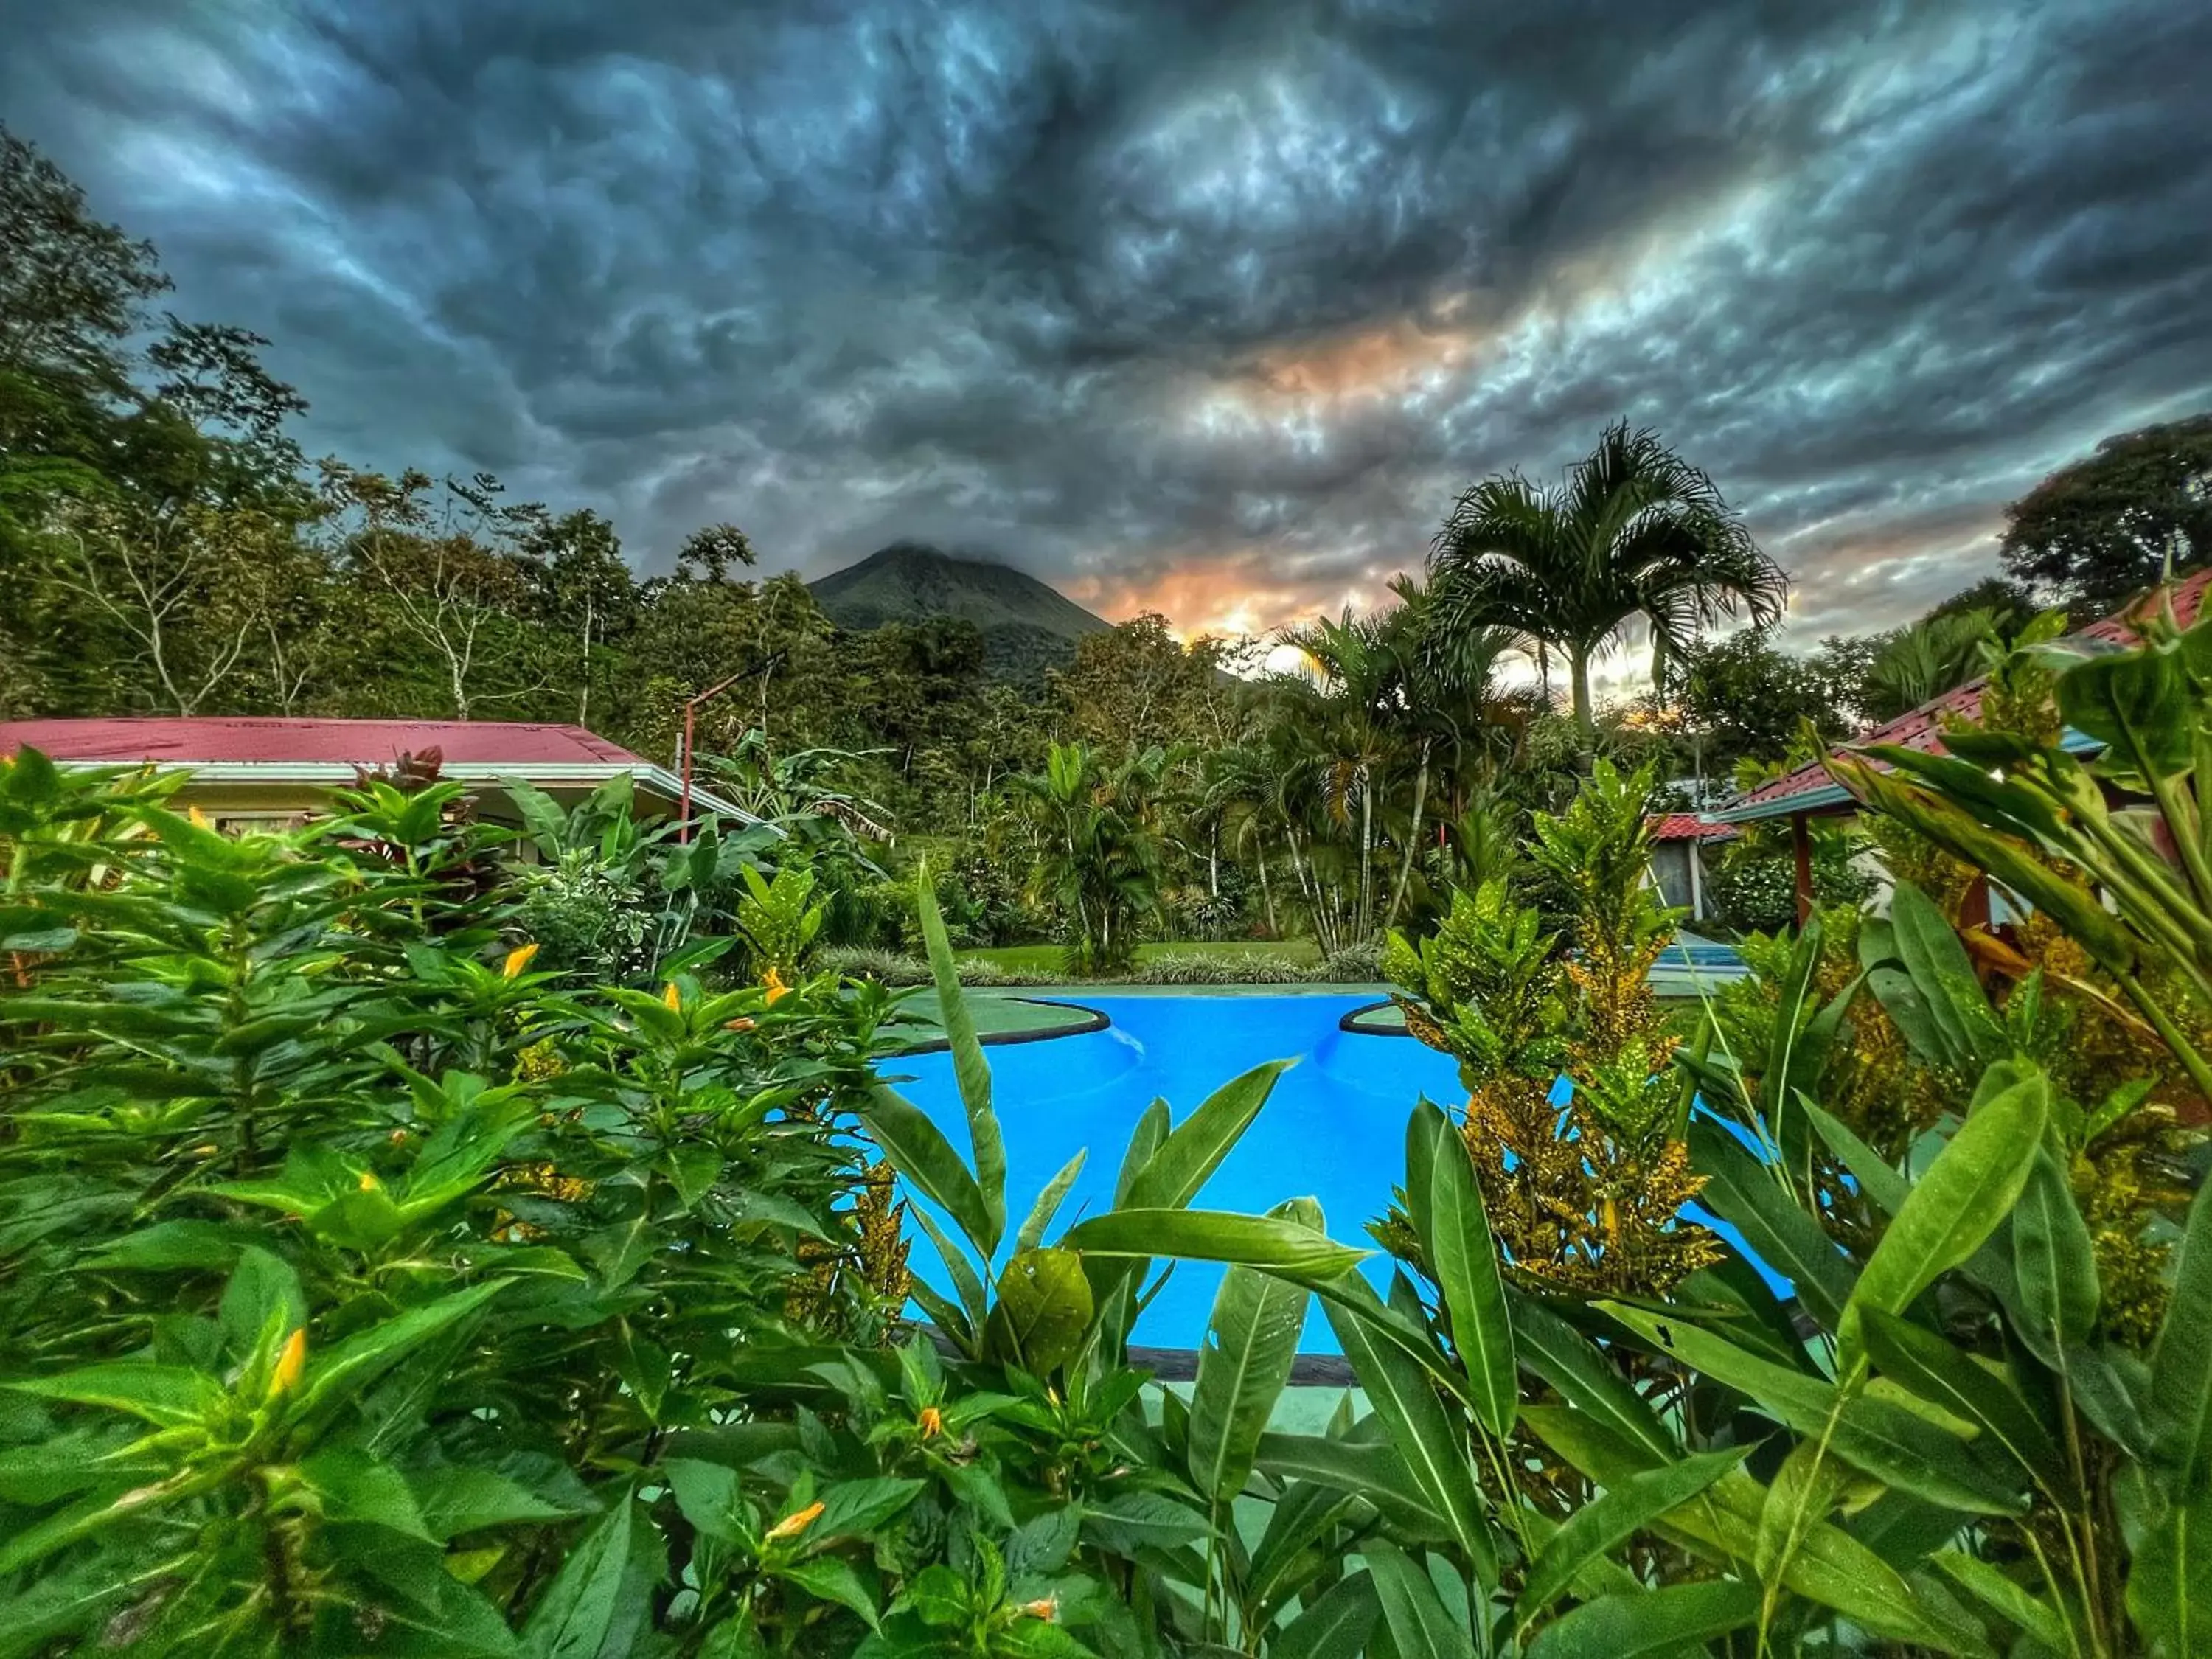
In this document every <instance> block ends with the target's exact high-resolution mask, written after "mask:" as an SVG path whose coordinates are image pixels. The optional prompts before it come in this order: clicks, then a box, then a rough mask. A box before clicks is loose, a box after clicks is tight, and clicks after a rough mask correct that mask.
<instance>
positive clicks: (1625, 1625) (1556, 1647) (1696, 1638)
mask: <svg viewBox="0 0 2212 1659" xmlns="http://www.w3.org/2000/svg"><path fill="white" fill-rule="evenodd" d="M1758 1617H1759V1586H1758V1585H1757V1584H1753V1583H1746V1582H1744V1581H1743V1580H1741V1579H1738V1578H1720V1579H1714V1580H1712V1581H1711V1582H1710V1583H1692V1584H1670V1585H1668V1586H1666V1587H1665V1588H1663V1589H1655V1590H1643V1591H1639V1592H1635V1593H1619V1594H1614V1595H1601V1596H1599V1597H1598V1598H1597V1599H1596V1600H1595V1601H1586V1602H1584V1603H1583V1605H1582V1606H1580V1607H1577V1608H1575V1609H1574V1610H1573V1611H1572V1612H1571V1613H1567V1614H1566V1615H1565V1617H1564V1618H1561V1619H1558V1620H1553V1622H1552V1623H1551V1624H1548V1625H1547V1626H1544V1628H1543V1629H1542V1630H1541V1631H1539V1632H1537V1633H1536V1639H1535V1640H1534V1641H1533V1642H1531V1643H1530V1644H1528V1659H1626V1656H1630V1655H1634V1654H1639V1653H1665V1654H1678V1653H1682V1652H1686V1651H1693V1650H1695V1649H1696V1647H1697V1645H1698V1644H1701V1643H1705V1642H1709V1641H1711V1639H1712V1638H1714V1637H1716V1636H1725V1635H1727V1634H1728V1633H1729V1632H1730V1631H1733V1630H1741V1629H1742V1628H1743V1627H1744V1626H1746V1625H1748V1624H1750V1623H1752V1622H1753V1620H1756V1619H1757V1618H1758Z"/></svg>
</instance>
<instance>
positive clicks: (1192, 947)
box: [960, 939, 1321, 974]
mask: <svg viewBox="0 0 2212 1659" xmlns="http://www.w3.org/2000/svg"><path fill="white" fill-rule="evenodd" d="M1061 955H1062V952H1061V949H1060V946H1059V945H994V946H992V947H990V948H989V949H987V950H976V951H961V952H960V959H961V960H962V961H963V962H987V963H990V964H991V965H992V966H993V967H994V968H1003V969H1006V970H1007V971H1008V972H1010V973H1024V974H1036V973H1057V972H1059V971H1060V957H1061ZM1186 956H1200V957H1212V958H1214V959H1215V960H1216V961H1219V962H1236V961H1237V960H1239V959H1240V958H1243V957H1275V958H1279V959H1281V960H1284V961H1287V962H1294V963H1297V964H1298V966H1300V967H1301V968H1312V967H1317V966H1319V965H1320V963H1321V947H1320V946H1319V945H1316V944H1315V943H1314V942H1313V941H1312V940H1311V939H1208V940H1195V939H1194V940H1190V941H1188V942H1184V943H1175V942H1172V941H1170V942H1164V943H1162V944H1158V945H1139V946H1138V947H1137V962H1138V963H1139V966H1141V965H1143V964H1144V963H1147V962H1151V961H1153V960H1155V959H1156V958H1158V957H1186Z"/></svg>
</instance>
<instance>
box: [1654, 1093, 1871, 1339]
mask: <svg viewBox="0 0 2212 1659" xmlns="http://www.w3.org/2000/svg"><path fill="white" fill-rule="evenodd" d="M1690 1161H1691V1163H1692V1164H1693V1165H1695V1166H1696V1169H1697V1170H1698V1173H1699V1174H1700V1175H1702V1176H1706V1177H1707V1180H1706V1183H1705V1190H1704V1191H1703V1192H1702V1193H1700V1194H1698V1201H1699V1203H1701V1204H1703V1205H1705V1207H1706V1208H1708V1209H1710V1210H1711V1211H1712V1212H1713V1213H1714V1214H1716V1215H1717V1216H1719V1217H1720V1218H1722V1219H1723V1221H1727V1222H1729V1223H1731V1224H1733V1225H1735V1228H1736V1230H1737V1231H1740V1232H1741V1233H1742V1235H1743V1237H1744V1242H1745V1243H1746V1244H1747V1245H1748V1246H1749V1247H1750V1249H1751V1251H1752V1253H1753V1255H1756V1256H1758V1257H1759V1260H1760V1261H1764V1262H1765V1264H1766V1265H1767V1266H1768V1267H1771V1269H1773V1270H1774V1271H1775V1272H1776V1273H1780V1274H1782V1275H1783V1276H1784V1278H1785V1279H1789V1280H1790V1284H1791V1285H1792V1286H1794V1287H1795V1289H1796V1292H1797V1295H1798V1297H1799V1299H1800V1300H1801V1301H1802V1302H1803V1303H1804V1304H1805V1306H1806V1308H1807V1310H1808V1311H1810V1312H1811V1313H1812V1315H1813V1316H1814V1318H1816V1319H1818V1320H1819V1321H1820V1322H1821V1324H1822V1325H1824V1326H1826V1328H1829V1329H1831V1330H1833V1329H1834V1328H1836V1325H1837V1323H1838V1322H1839V1321H1840V1320H1841V1319H1842V1318H1843V1315H1844V1305H1845V1304H1846V1303H1848V1302H1849V1301H1850V1295H1851V1285H1852V1273H1851V1264H1850V1262H1849V1261H1846V1260H1845V1259H1844V1255H1843V1253H1842V1252H1841V1251H1840V1250H1838V1249H1837V1248H1836V1243H1835V1241H1834V1240H1833V1239H1832V1238H1830V1237H1828V1235H1827V1234H1826V1232H1824V1231H1821V1228H1820V1223H1819V1222H1817V1221H1815V1220H1814V1219H1813V1218H1812V1217H1811V1216H1809V1215H1808V1214H1807V1213H1806V1212H1804V1210H1803V1209H1802V1208H1801V1207H1800V1206H1799V1205H1798V1204H1797V1202H1796V1200H1794V1199H1792V1198H1791V1197H1790V1194H1789V1193H1788V1192H1787V1191H1785V1190H1784V1188H1783V1187H1782V1185H1781V1183H1780V1182H1778V1181H1777V1180H1776V1179H1775V1177H1774V1172H1773V1171H1772V1170H1769V1169H1767V1168H1766V1167H1765V1165H1763V1164H1760V1163H1759V1160H1758V1159H1756V1158H1753V1156H1752V1155H1751V1154H1750V1152H1747V1151H1746V1150H1745V1149H1744V1146H1743V1143H1742V1142H1741V1141H1740V1140H1738V1139H1736V1138H1735V1136H1734V1135H1733V1134H1731V1133H1729V1131H1728V1130H1726V1129H1725V1128H1723V1127H1721V1126H1720V1125H1719V1124H1717V1123H1711V1122H1707V1121H1705V1120H1704V1119H1702V1118H1700V1119H1698V1120H1697V1121H1693V1122H1692V1124H1691V1125H1690Z"/></svg>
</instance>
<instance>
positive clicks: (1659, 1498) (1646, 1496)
mask: <svg viewBox="0 0 2212 1659" xmlns="http://www.w3.org/2000/svg"><path fill="white" fill-rule="evenodd" d="M1751 1450H1752V1448H1751V1447H1750V1446H1749V1445H1742V1446H1734V1447H1730V1448H1729V1449H1726V1450H1723V1451H1717V1452H1701V1453H1699V1454H1698V1455H1695V1456H1693V1457H1686V1458H1684V1459H1682V1460H1681V1462H1678V1463H1665V1464H1662V1465H1661V1466H1660V1467H1658V1468H1654V1469H1645V1470H1642V1471H1640V1472H1639V1473H1638V1474H1632V1475H1631V1476H1630V1477H1629V1478H1628V1479H1627V1480H1623V1481H1622V1482H1620V1485H1618V1486H1613V1487H1611V1488H1609V1489H1607V1491H1606V1492H1603V1493H1601V1494H1600V1495H1599V1496H1598V1497H1597V1498H1595V1499H1594V1500H1593V1501H1591V1502H1589V1503H1587V1504H1583V1506H1582V1507H1581V1508H1579V1509H1577V1510H1575V1511H1574V1512H1573V1513H1572V1514H1571V1515H1569V1516H1567V1518H1566V1520H1565V1522H1563V1523H1561V1525H1560V1527H1559V1530H1558V1531H1556V1532H1554V1533H1553V1534H1552V1536H1551V1537H1550V1538H1549V1539H1548V1540H1547V1541H1546V1542H1545V1544H1544V1547H1543V1548H1542V1549H1541V1551H1539V1552H1538V1553H1537V1555H1536V1559H1535V1560H1534V1562H1532V1563H1531V1564H1530V1565H1529V1567H1528V1577H1527V1578H1526V1580H1525V1582H1524V1583H1523V1584H1522V1590H1521V1595H1520V1598H1519V1600H1518V1601H1516V1602H1515V1604H1514V1609H1513V1623H1514V1627H1515V1628H1516V1630H1523V1631H1525V1630H1526V1629H1527V1628H1528V1626H1530V1625H1531V1624H1533V1623H1534V1621H1535V1620H1536V1619H1537V1618H1538V1617H1539V1616H1540V1615H1541V1613H1543V1611H1544V1610H1545V1609H1546V1608H1547V1607H1550V1606H1551V1604H1552V1603H1553V1601H1557V1600H1558V1599H1559V1597H1560V1596H1561V1595H1565V1593H1566V1592H1567V1590H1568V1589H1569V1588H1570V1587H1571V1586H1572V1584H1573V1583H1574V1582H1575V1580H1576V1578H1577V1577H1578V1576H1579V1575H1580V1574H1581V1572H1582V1571H1583V1569H1584V1568H1585V1567H1587V1566H1588V1565H1589V1564H1590V1563H1591V1562H1592V1561H1595V1560H1596V1559H1599V1558H1600V1557H1601V1556H1603V1555H1605V1554H1607V1553H1608V1552H1610V1551H1611V1550H1612V1549H1613V1547H1615V1546H1616V1545H1618V1544H1620V1543H1622V1542H1624V1541H1626V1540H1628V1539H1629V1538H1632V1537H1633V1536H1634V1535H1635V1534H1638V1533H1639V1532H1641V1531H1643V1530H1644V1528H1647V1527H1649V1526H1650V1525H1651V1523H1652V1522H1655V1521H1657V1520H1658V1519H1659V1518H1660V1517H1661V1516H1664V1515H1666V1514H1667V1513H1668V1511H1670V1510H1675V1509H1679V1508H1680V1506H1681V1505H1683V1504H1686V1503H1688V1502H1689V1501H1690V1500H1691V1499H1692V1498H1695V1497H1696V1496H1697V1495H1698V1494H1699V1492H1703V1491H1705V1488H1706V1487H1708V1486H1711V1485H1712V1483H1713V1482H1714V1481H1716V1480H1719V1479H1720V1478H1721V1476H1723V1474H1727V1473H1728V1472H1729V1470H1730V1469H1732V1468H1735V1466H1736V1465H1737V1464H1739V1463H1741V1462H1742V1461H1743V1460H1744V1458H1745V1457H1747V1456H1748V1455H1750V1453H1751Z"/></svg>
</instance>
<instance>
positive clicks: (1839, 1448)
mask: <svg viewBox="0 0 2212 1659" xmlns="http://www.w3.org/2000/svg"><path fill="white" fill-rule="evenodd" d="M1598 1305H1599V1306H1600V1307H1601V1308H1602V1309H1603V1310H1605V1311H1606V1312H1607V1313H1609V1314H1611V1315H1612V1316H1613V1318H1615V1319H1617V1320H1619V1321H1620V1322H1621V1323H1622V1324H1624V1325H1626V1326H1627V1327H1628V1328H1630V1329H1631V1330H1633V1331H1635V1332H1636V1333H1637V1334H1638V1335H1640V1336H1642V1337H1644V1339H1645V1340H1648V1341H1650V1342H1651V1343H1652V1344H1653V1345H1654V1346H1656V1347H1657V1348H1659V1349H1660V1350H1661V1351H1662V1352H1667V1353H1670V1354H1672V1355H1674V1357H1675V1358H1677V1359H1679V1360H1680V1361H1681V1362H1682V1363H1683V1364H1686V1365H1688V1366H1690V1367H1691V1368H1692V1370H1696V1371H1698V1372H1699V1373H1701V1374H1703V1375H1704V1376H1708V1377H1711V1379H1712V1380H1713V1381H1715V1382H1717V1383H1722V1384H1723V1385H1724V1386H1726V1387H1728V1388H1731V1389H1737V1390H1739V1391H1740V1392H1741V1393H1743V1394H1744V1395H1747V1396H1749V1397H1750V1398H1751V1399H1752V1400H1753V1401H1756V1402H1757V1403H1758V1405H1759V1407H1760V1408H1761V1409H1762V1410H1764V1411H1765V1412H1766V1413H1768V1414H1769V1415H1770V1416H1771V1417H1773V1418H1774V1419H1775V1420H1776V1421H1777V1422H1779V1423H1781V1424H1783V1425H1785V1426H1787V1427H1789V1428H1790V1429H1793V1430H1795V1431H1796V1432H1798V1433H1799V1434H1801V1435H1806V1436H1808V1437H1814V1438H1824V1439H1825V1440H1826V1443H1827V1445H1828V1448H1829V1449H1830V1450H1831V1451H1832V1453H1833V1454H1834V1455H1836V1456H1838V1457H1839V1458H1841V1459H1843V1460H1844V1462H1847V1463H1850V1465H1852V1466H1853V1467H1854V1468H1859V1469H1863V1470H1864V1471H1865V1472H1866V1473H1867V1474H1871V1475H1874V1476H1875V1478H1877V1479H1878V1480H1885V1481H1887V1482H1888V1483H1889V1484H1890V1485H1891V1486H1895V1487H1896V1488H1898V1489H1899V1491H1902V1492H1911V1493H1912V1494H1913V1495H1914V1496H1915V1497H1918V1498H1925V1499H1926V1500H1927V1501H1928V1502H1929V1503H1931V1504H1941V1505H1942V1506H1944V1507H1946V1508H1948V1509H1954V1510H1963V1511H1966V1512H1967V1513H1970V1514H2013V1513H2017V1512H2018V1511H2020V1510H2023V1509H2025V1508H2026V1507H2027V1503H2026V1500H2025V1498H2023V1497H2022V1496H2021V1486H2022V1485H2023V1482H2022V1481H2021V1480H2019V1479H2017V1478H2015V1475H2014V1474H2012V1473H2010V1472H2009V1471H2008V1470H2007V1469H2004V1468H1998V1467H1996V1466H1993V1465H1992V1464H1990V1462H1987V1461H1986V1460H1985V1459H1984V1456H1983V1455H1981V1454H1980V1453H1979V1452H1978V1450H1977V1449H1975V1448H1974V1447H1973V1446H1972V1444H1970V1443H1968V1442H1966V1441H1964V1440H1961V1439H1960V1438H1959V1437H1957V1436H1955V1435H1953V1434H1951V1433H1949V1432H1948V1431H1946V1430H1944V1429H1942V1428H1941V1427H1939V1426H1938V1425H1936V1424H1935V1423H1932V1422H1930V1421H1929V1420H1928V1419H1926V1418H1924V1417H1922V1416H1919V1415H1918V1414H1917V1413H1913V1412H1910V1411H1906V1410H1905V1409H1904V1408H1903V1407H1899V1406H1894V1405H1892V1404H1890V1403H1889V1402H1887V1401H1882V1400H1879V1399H1875V1398H1873V1397H1871V1396H1869V1395H1863V1394H1853V1393H1850V1392H1849V1391H1847V1390H1844V1389H1838V1387H1837V1386H1836V1385H1835V1384H1833V1383H1827V1382H1824V1381H1822V1380H1821V1379H1820V1378H1819V1377H1816V1376H1808V1375H1806V1374H1805V1373H1804V1372H1802V1371H1800V1370H1792V1369H1790V1367H1788V1366H1784V1365H1778V1364H1774V1363H1773V1362H1772V1361H1771V1360H1766V1359H1762V1358H1759V1356H1757V1355H1756V1354H1753V1353H1748V1352H1745V1351H1744V1350H1743V1349H1741V1348H1739V1347H1736V1346H1735V1345H1734V1344H1732V1343H1730V1342H1729V1341H1727V1340H1724V1339H1723V1338H1721V1337H1718V1336H1715V1335H1714V1334H1711V1332H1709V1331H1705V1330H1701V1329H1699V1328H1698V1327H1697V1326H1695V1325H1692V1324H1691V1323H1690V1322H1687V1321H1686V1320H1683V1319H1679V1318H1668V1317H1665V1316H1660V1315H1657V1314H1652V1313H1648V1312H1646V1311H1644V1310H1642V1309H1638V1308H1630V1307H1626V1306H1624V1305H1622V1304H1619V1303H1600V1304H1598Z"/></svg>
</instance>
